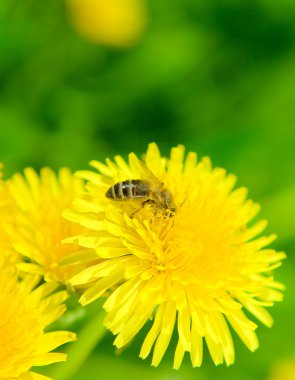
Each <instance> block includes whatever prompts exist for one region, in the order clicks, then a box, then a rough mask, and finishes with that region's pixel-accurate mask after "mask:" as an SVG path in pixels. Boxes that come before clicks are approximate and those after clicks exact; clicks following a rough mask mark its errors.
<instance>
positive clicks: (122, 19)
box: [66, 0, 147, 47]
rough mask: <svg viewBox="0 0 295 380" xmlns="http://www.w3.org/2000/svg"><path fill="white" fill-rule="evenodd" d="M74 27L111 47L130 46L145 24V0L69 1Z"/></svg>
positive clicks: (87, 36)
mask: <svg viewBox="0 0 295 380" xmlns="http://www.w3.org/2000/svg"><path fill="white" fill-rule="evenodd" d="M66 2H67V5H68V11H69V15H70V18H71V21H72V24H73V26H74V27H75V29H76V30H77V31H78V32H79V33H80V34H81V35H82V36H83V37H86V38H87V39H89V40H91V41H93V42H96V43H99V44H106V45H111V46H119V47H121V46H122V47H124V46H130V45H132V44H134V43H136V42H137V40H138V38H139V37H140V36H141V35H142V33H143V32H144V30H145V27H146V19H147V15H146V7H145V1H144V0H107V1H106V0H66Z"/></svg>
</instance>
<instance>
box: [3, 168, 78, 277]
mask: <svg viewBox="0 0 295 380" xmlns="http://www.w3.org/2000/svg"><path fill="white" fill-rule="evenodd" d="M8 185H9V190H10V192H11V195H12V197H13V200H14V202H15V207H16V210H17V211H16V216H15V219H16V220H15V226H16V227H15V231H16V232H15V233H14V236H13V244H14V247H15V249H16V250H17V251H18V252H19V253H20V254H22V255H23V256H24V257H25V258H26V259H28V260H29V261H30V262H28V263H23V264H20V265H19V268H20V269H22V270H24V271H26V272H31V273H34V274H39V275H42V276H44V278H45V280H46V281H58V282H63V283H66V282H67V280H68V279H69V278H70V277H71V276H73V274H75V273H76V272H77V270H81V267H79V266H73V265H63V263H64V260H66V259H67V258H68V256H69V254H70V255H73V254H79V252H80V250H81V249H80V247H79V246H78V245H75V244H74V245H68V244H62V240H63V239H65V238H66V237H69V236H72V235H73V234H79V233H82V231H83V229H82V228H81V227H80V226H78V225H77V224H74V223H71V222H69V221H67V220H65V219H64V218H63V217H62V212H63V210H64V209H65V208H67V207H70V206H71V203H72V201H73V199H74V197H75V196H77V195H78V194H79V193H80V192H82V191H83V182H82V181H81V180H80V179H78V178H75V177H74V176H73V175H72V174H71V172H70V170H69V169H67V168H63V169H61V170H60V172H59V175H58V176H56V175H55V173H54V172H53V171H52V170H51V169H49V168H43V169H41V172H40V176H39V175H38V174H37V173H36V172H35V171H34V170H33V169H32V168H27V169H25V171H24V176H23V175H21V174H19V173H17V174H15V175H14V176H13V177H12V178H11V179H10V180H9V181H8Z"/></svg>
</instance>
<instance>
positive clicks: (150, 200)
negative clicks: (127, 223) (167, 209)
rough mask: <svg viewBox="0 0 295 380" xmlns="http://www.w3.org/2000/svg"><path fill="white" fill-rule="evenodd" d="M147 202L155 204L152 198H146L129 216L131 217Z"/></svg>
mask: <svg viewBox="0 0 295 380" xmlns="http://www.w3.org/2000/svg"><path fill="white" fill-rule="evenodd" d="M147 204H155V201H154V199H147V200H146V201H144V202H142V204H141V205H140V207H139V208H138V209H136V210H135V211H133V213H132V214H131V215H130V216H129V217H130V218H131V219H132V218H133V217H134V215H135V214H136V213H137V212H138V211H139V210H141V209H142V208H143V207H144V206H145V205H147Z"/></svg>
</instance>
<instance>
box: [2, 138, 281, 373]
mask: <svg viewBox="0 0 295 380" xmlns="http://www.w3.org/2000/svg"><path fill="white" fill-rule="evenodd" d="M91 165H92V166H93V167H94V168H95V169H96V170H97V171H96V172H95V171H80V172H78V173H76V175H72V174H71V172H70V171H69V170H68V169H61V170H60V171H59V174H58V175H56V174H54V172H53V171H52V170H50V169H49V168H43V169H42V170H41V172H40V175H39V174H37V173H36V172H35V171H34V170H33V169H31V168H28V169H26V170H25V171H24V174H19V173H17V174H15V175H14V176H12V178H10V179H9V180H7V181H3V180H2V179H1V180H0V196H1V197H0V213H1V218H0V238H1V239H0V251H1V252H0V273H1V283H0V312H1V316H3V317H2V319H1V324H0V339H1V342H2V345H1V348H0V378H1V379H2V378H3V379H9V378H18V379H25V377H26V376H35V379H37V378H40V379H41V377H40V375H37V374H35V375H33V373H32V372H30V371H31V368H32V367H33V366H35V365H46V364H50V363H52V362H57V361H61V360H64V359H65V356H64V355H63V354H57V353H50V351H51V350H52V349H54V348H56V347H58V346H59V345H61V344H63V343H65V342H68V341H71V340H73V339H74V338H75V336H74V334H72V333H68V332H61V331H58V332H57V331H55V332H46V333H45V332H44V330H45V328H46V327H47V325H48V324H50V323H51V322H53V321H55V320H57V319H58V318H59V317H60V316H61V314H62V313H63V312H64V310H65V306H64V305H63V301H64V300H65V299H66V297H67V295H68V294H69V292H71V291H77V292H78V293H79V294H80V296H81V297H80V302H81V304H82V305H86V304H89V303H91V302H93V301H94V300H96V299H97V298H99V297H102V296H103V297H104V298H106V300H105V303H104V305H103V307H104V309H105V311H106V317H105V320H104V325H105V326H106V327H107V328H108V329H109V330H111V331H112V332H113V334H115V335H116V339H115V342H114V344H115V345H116V346H117V347H118V348H122V347H124V346H125V345H127V344H128V343H129V342H130V341H131V340H132V339H133V338H134V337H135V336H136V334H137V333H138V332H139V331H140V330H141V329H142V327H143V326H144V325H146V324H147V325H148V327H149V331H148V333H147V335H146V337H145V339H144V341H143V344H142V347H141V351H140V357H141V358H146V357H147V356H148V355H149V354H150V353H152V365H154V366H157V365H158V364H159V363H160V362H161V360H162V358H163V356H164V354H165V352H166V350H167V348H168V346H169V344H170V341H171V338H172V334H175V335H176V336H177V338H178V342H177V345H176V348H175V356H174V368H179V367H180V365H181V363H182V360H183V357H184V354H185V353H186V352H187V353H188V354H189V355H190V359H191V362H192V365H193V366H201V364H202V358H203V345H204V344H206V345H207V347H208V350H209V353H210V355H211V357H212V360H213V362H214V363H215V364H216V365H217V364H220V363H223V362H225V363H226V364H227V365H230V364H232V363H233V362H234V360H235V350H234V343H233V339H232V335H231V331H230V328H231V329H232V330H234V331H235V332H236V333H237V335H238V336H239V337H240V338H241V340H242V341H243V342H244V344H245V345H246V346H247V347H248V348H249V349H250V350H251V351H254V350H256V349H257V347H258V339H257V336H256V333H255V330H256V328H257V324H256V323H255V322H254V321H252V318H251V319H250V315H252V316H253V317H255V318H256V319H257V320H258V321H260V322H261V323H263V324H264V325H266V326H269V327H270V326H271V325H272V323H273V321H272V318H271V316H270V314H269V313H268V311H267V310H266V308H268V307H270V306H272V305H273V304H274V302H276V301H280V300H281V299H282V294H281V291H282V290H283V285H281V284H280V283H278V282H276V281H274V279H273V270H274V269H275V268H276V267H278V266H279V265H280V264H281V260H282V259H283V258H284V257H285V254H284V253H282V252H276V251H275V250H273V249H271V248H268V247H267V246H268V245H269V244H270V243H271V242H272V241H273V240H274V239H275V236H274V235H270V236H259V235H260V234H261V232H262V231H263V230H264V228H265V226H266V222H265V221H264V220H257V219H254V218H255V217H256V215H257V213H258V211H259V206H258V205H257V204H256V203H254V202H253V201H251V200H247V191H246V189H245V188H239V189H236V190H234V185H235V181H236V178H235V177H234V176H233V175H230V174H227V173H226V171H225V170H224V169H221V168H212V166H211V163H210V160H209V159H208V158H203V159H201V160H200V161H198V159H197V156H196V154H195V153H188V154H187V155H185V149H184V147H183V146H178V147H176V148H173V149H172V150H171V155H170V158H164V157H162V156H161V154H160V152H159V149H158V147H157V145H156V144H150V145H149V147H148V150H147V153H146V155H145V156H144V158H143V161H141V160H140V159H138V158H137V156H136V155H135V154H133V153H131V154H130V155H129V160H128V161H125V160H124V159H123V158H122V157H121V156H116V157H115V159H114V161H111V160H109V159H107V160H106V164H102V163H100V162H97V161H92V162H91ZM40 281H41V282H40ZM60 287H63V288H64V289H63V290H62V289H60ZM78 344H79V343H78ZM38 376H39V377H38ZM32 378H34V377H32Z"/></svg>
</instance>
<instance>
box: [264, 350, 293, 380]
mask: <svg viewBox="0 0 295 380" xmlns="http://www.w3.org/2000/svg"><path fill="white" fill-rule="evenodd" d="M294 379H295V355H294V354H293V355H292V356H291V357H288V358H286V359H283V360H280V361H277V362H275V364H274V365H273V367H272V369H271V373H270V376H269V379H268V380H294Z"/></svg>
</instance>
